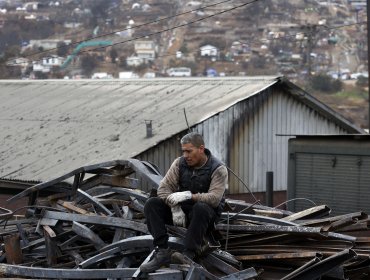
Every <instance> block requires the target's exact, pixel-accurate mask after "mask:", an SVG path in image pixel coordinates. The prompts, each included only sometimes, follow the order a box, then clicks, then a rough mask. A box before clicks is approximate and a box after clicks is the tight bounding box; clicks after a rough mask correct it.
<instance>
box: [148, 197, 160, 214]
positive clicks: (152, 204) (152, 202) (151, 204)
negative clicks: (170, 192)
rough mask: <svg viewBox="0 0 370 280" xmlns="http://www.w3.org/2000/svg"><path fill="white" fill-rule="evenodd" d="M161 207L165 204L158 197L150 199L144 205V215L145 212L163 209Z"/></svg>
mask: <svg viewBox="0 0 370 280" xmlns="http://www.w3.org/2000/svg"><path fill="white" fill-rule="evenodd" d="M163 205H165V203H164V202H163V200H162V199H160V198H159V197H151V198H149V199H148V200H147V201H146V202H145V204H144V213H146V211H150V210H153V209H157V208H160V207H163Z"/></svg>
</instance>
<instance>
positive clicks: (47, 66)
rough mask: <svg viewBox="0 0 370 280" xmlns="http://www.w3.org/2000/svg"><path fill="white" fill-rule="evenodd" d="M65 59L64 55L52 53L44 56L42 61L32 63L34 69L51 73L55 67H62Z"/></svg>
mask: <svg viewBox="0 0 370 280" xmlns="http://www.w3.org/2000/svg"><path fill="white" fill-rule="evenodd" d="M64 61H65V58H64V57H60V56H57V55H51V56H48V57H44V58H42V60H41V61H37V62H35V63H34V64H33V65H32V70H33V71H35V72H43V73H49V72H50V71H51V69H52V68H53V67H60V66H61V65H62V64H63V63H64Z"/></svg>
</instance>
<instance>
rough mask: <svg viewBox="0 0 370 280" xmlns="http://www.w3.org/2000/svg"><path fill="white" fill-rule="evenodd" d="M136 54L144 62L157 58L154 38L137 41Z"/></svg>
mask: <svg viewBox="0 0 370 280" xmlns="http://www.w3.org/2000/svg"><path fill="white" fill-rule="evenodd" d="M134 47H135V53H136V56H137V57H138V58H140V59H142V60H143V61H144V62H148V61H153V60H154V59H155V53H156V46H155V43H154V41H152V40H137V41H135V45H134Z"/></svg>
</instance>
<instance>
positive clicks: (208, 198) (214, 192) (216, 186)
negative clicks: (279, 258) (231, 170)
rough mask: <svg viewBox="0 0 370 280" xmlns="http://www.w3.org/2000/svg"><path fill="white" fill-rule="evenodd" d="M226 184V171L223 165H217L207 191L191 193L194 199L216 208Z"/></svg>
mask: <svg viewBox="0 0 370 280" xmlns="http://www.w3.org/2000/svg"><path fill="white" fill-rule="evenodd" d="M227 184H228V173H227V169H226V167H225V166H224V165H221V166H220V167H218V168H217V169H216V170H215V171H214V172H213V174H212V180H211V184H210V186H209V190H208V192H207V193H196V194H193V196H192V199H193V200H194V201H202V202H205V203H207V204H209V205H211V206H212V207H213V208H216V207H217V206H218V205H219V204H220V201H221V199H222V196H223V195H224V193H225V190H226V186H227Z"/></svg>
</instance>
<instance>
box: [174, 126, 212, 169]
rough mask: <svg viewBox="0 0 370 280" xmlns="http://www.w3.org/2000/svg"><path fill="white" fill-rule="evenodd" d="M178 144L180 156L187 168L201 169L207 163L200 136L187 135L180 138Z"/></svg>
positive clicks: (196, 134) (194, 133)
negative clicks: (180, 151)
mask: <svg viewBox="0 0 370 280" xmlns="http://www.w3.org/2000/svg"><path fill="white" fill-rule="evenodd" d="M180 143H181V150H182V155H183V157H184V158H185V160H186V163H187V164H188V165H189V166H191V167H195V168H197V167H201V166H202V165H203V164H204V163H205V162H206V161H207V156H206V154H205V152H204V149H205V147H204V140H203V137H202V135H200V134H199V133H196V132H191V133H188V134H186V135H185V136H184V137H182V138H181V141H180Z"/></svg>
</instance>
